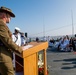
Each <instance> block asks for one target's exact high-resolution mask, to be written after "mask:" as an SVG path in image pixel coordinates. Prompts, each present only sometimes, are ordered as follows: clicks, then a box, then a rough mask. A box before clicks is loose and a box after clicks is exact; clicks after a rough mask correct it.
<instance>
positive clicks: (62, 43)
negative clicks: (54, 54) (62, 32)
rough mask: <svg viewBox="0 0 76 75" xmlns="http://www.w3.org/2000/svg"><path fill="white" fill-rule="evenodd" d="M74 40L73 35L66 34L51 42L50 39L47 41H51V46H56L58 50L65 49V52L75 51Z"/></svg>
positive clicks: (75, 40)
mask: <svg viewBox="0 0 76 75" xmlns="http://www.w3.org/2000/svg"><path fill="white" fill-rule="evenodd" d="M75 42H76V39H75V38H73V37H71V38H69V37H68V35H66V36H64V37H63V38H60V39H58V40H56V41H55V42H52V41H51V40H50V41H49V43H52V44H53V46H54V47H56V48H57V50H58V51H65V52H67V51H76V48H75V47H76V46H75V44H76V43H75Z"/></svg>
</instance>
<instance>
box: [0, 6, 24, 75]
mask: <svg viewBox="0 0 76 75" xmlns="http://www.w3.org/2000/svg"><path fill="white" fill-rule="evenodd" d="M11 17H15V15H14V13H12V11H11V9H9V8H6V7H0V73H1V75H15V74H14V70H13V64H12V55H13V52H18V53H22V51H23V50H22V48H21V47H20V46H18V45H16V44H15V43H14V42H13V41H12V33H11V31H10V30H9V28H8V26H7V25H6V23H9V22H10V20H11Z"/></svg>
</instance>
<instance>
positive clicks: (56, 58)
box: [47, 48, 76, 75]
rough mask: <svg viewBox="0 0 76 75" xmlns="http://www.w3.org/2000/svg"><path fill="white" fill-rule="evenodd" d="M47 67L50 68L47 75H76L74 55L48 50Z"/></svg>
mask: <svg viewBox="0 0 76 75" xmlns="http://www.w3.org/2000/svg"><path fill="white" fill-rule="evenodd" d="M47 65H48V66H49V67H50V68H49V75H76V53H74V52H58V51H57V50H56V49H55V48H48V50H47Z"/></svg>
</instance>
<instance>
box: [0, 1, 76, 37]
mask: <svg viewBox="0 0 76 75" xmlns="http://www.w3.org/2000/svg"><path fill="white" fill-rule="evenodd" d="M1 6H5V7H8V8H10V9H11V10H12V12H13V13H14V14H15V15H16V17H15V18H12V19H11V22H10V23H9V24H8V27H9V28H10V30H11V32H12V33H13V32H14V28H15V27H19V28H20V29H21V32H24V33H28V36H33V37H34V36H36V37H37V36H38V37H39V36H59V35H72V34H76V30H75V29H76V0H0V7H1Z"/></svg>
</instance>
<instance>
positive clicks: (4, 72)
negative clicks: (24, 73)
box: [0, 61, 15, 75]
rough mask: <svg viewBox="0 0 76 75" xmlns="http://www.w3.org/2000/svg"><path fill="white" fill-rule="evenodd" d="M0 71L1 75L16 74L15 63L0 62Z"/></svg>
mask: <svg viewBox="0 0 76 75" xmlns="http://www.w3.org/2000/svg"><path fill="white" fill-rule="evenodd" d="M0 73H1V75H15V73H14V69H13V64H12V61H11V62H5V63H2V62H1V63H0Z"/></svg>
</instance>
